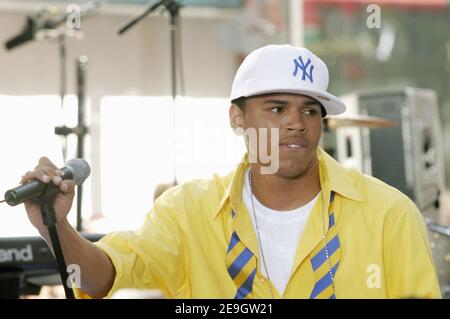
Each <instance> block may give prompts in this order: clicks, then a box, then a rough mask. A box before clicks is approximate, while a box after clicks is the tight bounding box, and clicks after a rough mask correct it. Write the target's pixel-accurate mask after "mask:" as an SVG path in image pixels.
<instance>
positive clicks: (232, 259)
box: [226, 211, 256, 299]
mask: <svg viewBox="0 0 450 319" xmlns="http://www.w3.org/2000/svg"><path fill="white" fill-rule="evenodd" d="M232 216H233V221H234V218H235V217H236V213H235V212H234V211H232ZM226 264H227V267H228V273H229V274H230V276H231V278H232V279H233V281H234V283H235V284H236V287H237V291H236V295H235V296H234V298H235V299H244V298H248V297H249V295H250V293H251V291H252V287H253V280H254V279H255V275H256V257H255V255H254V254H253V253H252V252H251V250H250V249H248V248H247V247H246V246H245V245H244V244H243V243H242V241H241V240H240V239H239V236H238V234H237V232H236V230H235V231H234V232H233V234H232V235H231V240H230V244H229V245H228V250H227V256H226Z"/></svg>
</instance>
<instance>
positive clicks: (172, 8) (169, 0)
mask: <svg viewBox="0 0 450 319" xmlns="http://www.w3.org/2000/svg"><path fill="white" fill-rule="evenodd" d="M160 6H164V7H165V8H166V10H167V11H168V12H169V14H170V21H169V25H170V60H171V91H172V103H173V106H172V107H173V126H174V127H175V98H176V96H177V83H178V82H177V74H178V73H177V63H176V61H177V59H176V52H177V47H176V42H177V41H176V31H177V29H178V24H179V21H178V20H179V19H178V18H179V13H180V8H181V7H182V5H181V4H180V3H179V2H178V1H176V0H161V1H159V2H157V3H155V4H153V5H151V6H148V7H147V9H145V10H144V12H143V13H141V14H140V15H138V16H137V17H135V18H133V19H132V20H131V21H129V22H127V23H126V24H125V25H124V26H122V27H121V28H120V29H119V32H118V33H119V35H122V34H123V33H125V32H126V31H128V30H129V29H130V28H131V27H132V26H134V25H135V24H136V23H138V22H139V21H141V20H142V19H143V18H145V17H146V16H147V15H149V14H150V13H152V12H153V11H155V10H156V9H157V8H158V7H160ZM173 132H175V130H173ZM174 134H175V133H174ZM174 144H175V143H174ZM173 157H174V180H173V184H174V185H176V184H177V178H176V176H177V174H176V159H175V150H173Z"/></svg>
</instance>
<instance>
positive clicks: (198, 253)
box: [75, 148, 440, 299]
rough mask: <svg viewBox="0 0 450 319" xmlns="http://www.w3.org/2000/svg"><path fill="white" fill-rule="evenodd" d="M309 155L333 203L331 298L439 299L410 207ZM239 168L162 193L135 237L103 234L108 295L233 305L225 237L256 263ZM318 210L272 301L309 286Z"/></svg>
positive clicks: (260, 282) (265, 291) (396, 194)
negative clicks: (335, 238)
mask: <svg viewBox="0 0 450 319" xmlns="http://www.w3.org/2000/svg"><path fill="white" fill-rule="evenodd" d="M318 156H319V171H320V181H321V186H322V191H323V192H324V194H327V196H328V197H329V194H330V192H331V191H334V192H335V194H336V196H335V199H334V211H335V214H334V215H335V217H334V219H335V226H336V229H337V233H338V235H339V241H340V255H341V258H340V262H339V266H338V268H337V272H336V274H335V276H334V287H335V294H336V298H338V299H339V298H411V297H413V298H417V297H418V298H423V297H426V298H439V297H440V291H439V285H438V281H437V278H436V273H435V269H434V265H433V260H432V256H431V251H430V248H429V243H428V237H427V230H426V226H425V224H424V221H423V219H422V216H421V214H420V212H419V211H418V209H417V207H416V206H415V205H414V203H413V202H412V201H411V200H410V199H409V198H408V197H407V196H405V195H403V194H402V193H401V192H400V191H398V190H396V189H395V188H393V187H391V186H388V185H387V184H385V183H383V182H381V181H379V180H377V179H375V178H373V177H369V176H366V175H363V174H361V173H360V172H358V171H356V170H350V169H346V168H344V167H343V166H341V165H340V164H339V163H338V162H336V161H335V160H334V159H333V158H331V157H330V156H329V155H328V154H327V153H325V152H324V151H323V150H322V149H320V148H319V149H318ZM247 167H248V163H247V157H245V160H244V161H243V162H242V163H241V164H240V165H239V166H238V168H237V169H236V171H234V172H232V173H230V174H229V175H228V176H226V177H218V176H216V175H215V176H214V178H213V179H211V180H194V181H191V182H188V183H185V184H182V185H179V186H176V187H174V188H171V189H169V190H168V191H166V192H165V193H164V194H163V195H162V196H161V197H160V198H159V199H158V200H157V201H156V202H155V204H154V207H153V209H152V210H151V212H150V213H149V214H148V215H147V217H146V219H145V221H144V224H143V225H142V227H141V228H140V229H139V230H138V231H136V232H115V233H111V234H109V235H107V236H105V237H104V238H103V239H102V240H101V241H100V242H98V243H96V245H97V246H98V247H99V248H101V249H102V250H104V251H105V252H106V254H107V255H108V256H109V257H110V259H111V261H112V263H113V264H114V267H115V269H116V278H115V281H114V284H113V287H112V289H111V291H110V293H109V294H108V296H111V294H113V293H114V292H115V291H116V290H117V289H119V288H130V287H134V288H146V289H155V288H156V289H161V290H162V291H163V292H164V294H165V295H166V296H167V297H169V298H233V297H234V296H235V294H236V289H237V288H236V285H235V283H234V281H233V280H232V278H231V277H230V275H229V273H228V271H227V265H226V263H225V256H226V254H227V247H228V245H229V242H230V238H231V235H232V233H233V231H234V230H236V231H237V233H238V234H239V237H240V238H241V240H242V242H244V243H245V245H246V246H247V247H248V248H249V249H250V250H251V251H252V252H253V253H254V254H255V256H259V255H258V244H257V240H256V234H255V231H254V228H253V224H252V221H251V219H250V216H249V214H248V211H247V209H246V207H245V205H244V203H243V201H242V199H241V197H242V188H243V176H244V172H245V170H246V168H247ZM328 197H326V198H328ZM321 205H322V204H321V201H317V202H316V204H315V206H314V208H313V210H312V212H311V214H310V216H309V219H308V221H307V223H306V225H305V229H304V231H303V234H302V236H301V238H300V242H299V245H298V247H297V252H296V256H295V260H294V266H293V270H292V273H291V276H290V279H289V282H288V284H287V286H286V289H285V292H284V294H283V296H281V297H282V298H309V297H310V295H311V291H312V289H313V287H314V284H315V279H314V274H313V269H312V266H311V263H310V262H309V260H308V258H307V257H308V256H309V255H310V253H311V252H312V250H313V249H314V248H315V247H316V246H317V245H318V243H319V242H320V241H321V240H322V236H323V231H322V210H321ZM231 210H233V211H235V212H236V220H235V221H234V223H233V220H232V216H231ZM325 226H326V227H328V221H326V225H325ZM257 264H258V269H257V272H256V276H255V277H254V280H253V285H252V294H251V296H252V297H255V298H270V297H271V290H270V284H269V283H268V282H267V280H266V279H265V278H264V276H263V275H262V274H261V270H260V269H259V262H258V263H257ZM271 286H272V288H273V289H274V290H275V297H276V298H280V296H279V295H278V293H277V292H276V289H275V288H274V285H271ZM75 293H76V295H77V297H89V296H87V295H85V294H84V293H83V292H81V291H80V290H75Z"/></svg>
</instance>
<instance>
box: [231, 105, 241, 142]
mask: <svg viewBox="0 0 450 319" xmlns="http://www.w3.org/2000/svg"><path fill="white" fill-rule="evenodd" d="M228 114H229V116H230V126H231V128H232V129H233V131H235V132H238V131H243V130H244V112H242V110H241V109H240V108H239V106H237V105H236V104H231V105H230V109H229V111H228ZM238 135H241V134H238Z"/></svg>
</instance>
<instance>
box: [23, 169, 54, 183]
mask: <svg viewBox="0 0 450 319" xmlns="http://www.w3.org/2000/svg"><path fill="white" fill-rule="evenodd" d="M32 179H38V180H40V181H42V182H44V183H49V182H50V181H52V182H53V183H54V184H55V185H59V184H61V182H62V180H61V177H60V171H59V170H58V169H55V168H54V167H52V166H48V165H42V164H39V165H38V166H36V168H35V169H34V171H28V172H26V173H25V175H23V176H22V178H21V183H24V182H27V181H29V180H32Z"/></svg>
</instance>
